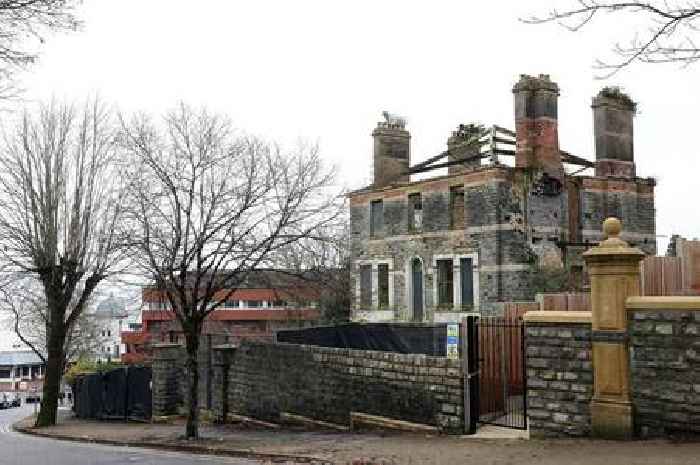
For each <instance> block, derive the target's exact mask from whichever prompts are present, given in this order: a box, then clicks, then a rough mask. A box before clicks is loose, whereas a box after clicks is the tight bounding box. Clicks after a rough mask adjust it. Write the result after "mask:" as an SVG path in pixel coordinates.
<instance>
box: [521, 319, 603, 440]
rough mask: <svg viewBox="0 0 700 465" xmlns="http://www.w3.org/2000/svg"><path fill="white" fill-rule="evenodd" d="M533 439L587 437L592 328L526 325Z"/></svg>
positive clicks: (591, 380) (546, 324)
mask: <svg viewBox="0 0 700 465" xmlns="http://www.w3.org/2000/svg"><path fill="white" fill-rule="evenodd" d="M526 335H527V339H526V343H527V389H528V391H527V414H528V419H529V428H530V435H531V436H532V437H567V436H588V435H589V434H590V432H591V412H590V401H591V396H592V394H593V369H592V364H591V325H590V323H539V322H527V328H526Z"/></svg>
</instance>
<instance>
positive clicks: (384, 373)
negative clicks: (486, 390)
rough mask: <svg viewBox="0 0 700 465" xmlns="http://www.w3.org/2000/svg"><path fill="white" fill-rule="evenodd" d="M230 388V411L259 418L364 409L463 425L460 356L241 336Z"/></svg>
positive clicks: (453, 428)
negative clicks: (445, 356)
mask: <svg viewBox="0 0 700 465" xmlns="http://www.w3.org/2000/svg"><path fill="white" fill-rule="evenodd" d="M228 386H229V387H228V406H229V408H230V410H231V411H232V412H236V413H239V414H243V415H248V416H252V417H255V418H259V419H263V420H270V421H277V420H278V419H279V415H280V413H281V412H290V413H295V414H298V415H303V416H307V417H310V418H314V419H317V420H324V421H329V422H333V423H338V424H343V425H348V424H349V422H350V412H362V413H368V414H374V415H380V416H386V417H390V418H394V419H399V420H406V421H412V422H417V423H424V424H428V425H433V426H437V427H438V428H439V429H440V430H442V431H446V432H455V433H461V432H462V431H463V410H462V409H463V388H462V371H461V364H460V361H459V360H448V359H447V358H443V357H428V356H425V355H404V354H396V353H390V352H377V351H361V350H351V349H337V348H325V347H316V346H304V345H295V344H284V343H278V344H273V343H264V342H253V341H246V342H244V343H243V344H242V345H241V346H240V348H238V349H236V350H235V355H234V356H233V357H232V363H231V366H230V368H229V374H228ZM215 405H219V403H218V402H215ZM215 416H216V417H221V416H223V414H222V412H218V411H217V412H215Z"/></svg>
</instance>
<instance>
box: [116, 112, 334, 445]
mask: <svg viewBox="0 0 700 465" xmlns="http://www.w3.org/2000/svg"><path fill="white" fill-rule="evenodd" d="M164 123H165V124H164V128H162V129H160V128H159V127H158V126H156V125H155V124H153V122H152V121H150V120H149V119H148V118H146V117H137V118H135V119H134V120H133V121H131V122H130V123H128V124H127V123H125V124H124V139H123V140H124V143H125V147H126V149H127V153H129V154H130V155H131V160H132V161H131V163H129V165H128V166H129V167H130V170H131V171H130V177H131V179H133V182H132V187H131V190H130V192H131V202H130V203H129V206H130V215H129V218H130V220H131V224H132V227H133V234H132V237H133V241H134V244H135V246H136V250H135V253H134V254H133V257H134V262H135V264H136V265H137V266H138V268H140V269H141V270H142V271H143V272H144V274H145V275H146V276H147V277H148V278H149V279H150V280H151V281H152V282H153V285H154V286H155V288H156V289H157V292H159V293H160V295H161V296H162V298H163V299H164V300H165V302H166V303H167V304H168V305H169V307H170V308H171V309H172V311H173V312H174V314H175V316H176V319H177V321H178V322H179V324H180V325H181V326H182V330H183V333H184V336H185V346H186V351H187V358H186V368H187V379H188V383H189V389H188V399H187V405H188V419H187V427H186V436H187V437H188V438H196V437H198V411H199V409H198V395H197V392H198V390H197V385H198V383H199V376H198V369H197V368H198V365H197V352H198V349H199V344H200V335H201V331H202V327H203V324H204V321H205V319H206V318H207V316H208V315H209V314H210V313H211V312H213V311H214V310H216V309H217V308H219V307H220V306H221V305H222V304H223V302H225V301H226V300H227V299H228V298H229V297H230V296H231V295H232V294H233V293H234V292H235V291H236V289H237V288H238V286H239V285H241V284H242V283H244V282H245V280H246V277H247V276H248V275H249V274H250V273H252V272H254V271H255V270H258V269H261V268H273V267H275V266H276V265H277V264H278V263H280V260H281V257H282V256H283V255H284V253H285V251H286V250H287V249H288V248H289V247H290V246H292V245H293V244H295V243H297V242H299V241H301V240H311V239H313V240H319V241H322V240H324V237H323V235H322V231H323V229H324V228H325V227H327V226H329V225H331V224H333V223H334V222H336V221H337V220H338V218H340V214H341V212H342V202H341V201H340V200H341V199H340V196H339V195H338V192H337V191H334V190H333V182H334V177H333V171H332V170H328V169H325V168H324V166H323V164H322V162H321V159H320V157H319V154H318V151H317V150H316V148H315V147H305V146H301V147H299V149H298V150H295V151H292V152H285V151H283V150H281V149H280V148H278V147H276V146H273V145H270V144H267V143H265V142H263V141H261V140H259V139H256V138H253V137H246V136H243V135H237V134H236V133H235V132H234V131H233V130H232V128H231V124H230V122H229V121H228V120H227V119H226V118H225V117H222V116H219V115H215V114H211V113H209V112H207V111H206V110H202V111H194V110H192V109H191V108H189V107H188V106H186V105H184V104H181V105H179V106H178V107H177V108H176V109H175V110H173V111H172V112H170V113H169V114H168V115H167V116H166V117H165V120H164Z"/></svg>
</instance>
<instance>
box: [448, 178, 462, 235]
mask: <svg viewBox="0 0 700 465" xmlns="http://www.w3.org/2000/svg"><path fill="white" fill-rule="evenodd" d="M464 226H465V225H464V187H462V186H454V187H451V188H450V229H464Z"/></svg>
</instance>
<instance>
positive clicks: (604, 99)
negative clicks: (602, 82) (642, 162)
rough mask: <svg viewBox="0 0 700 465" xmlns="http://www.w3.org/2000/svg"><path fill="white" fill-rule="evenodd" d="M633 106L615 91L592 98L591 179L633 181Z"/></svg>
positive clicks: (605, 92) (617, 90)
mask: <svg viewBox="0 0 700 465" xmlns="http://www.w3.org/2000/svg"><path fill="white" fill-rule="evenodd" d="M636 106H637V105H636V104H635V103H634V101H632V99H631V98H630V97H629V96H628V95H627V94H625V93H623V92H622V91H620V89H619V88H618V87H605V88H603V89H602V90H601V91H600V92H599V93H598V95H597V96H595V97H593V104H592V105H591V107H592V108H593V132H594V134H595V159H596V162H595V175H596V176H617V177H625V178H633V177H635V175H636V169H635V165H634V140H633V136H634V131H633V121H632V118H633V117H634V113H635V110H636Z"/></svg>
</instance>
